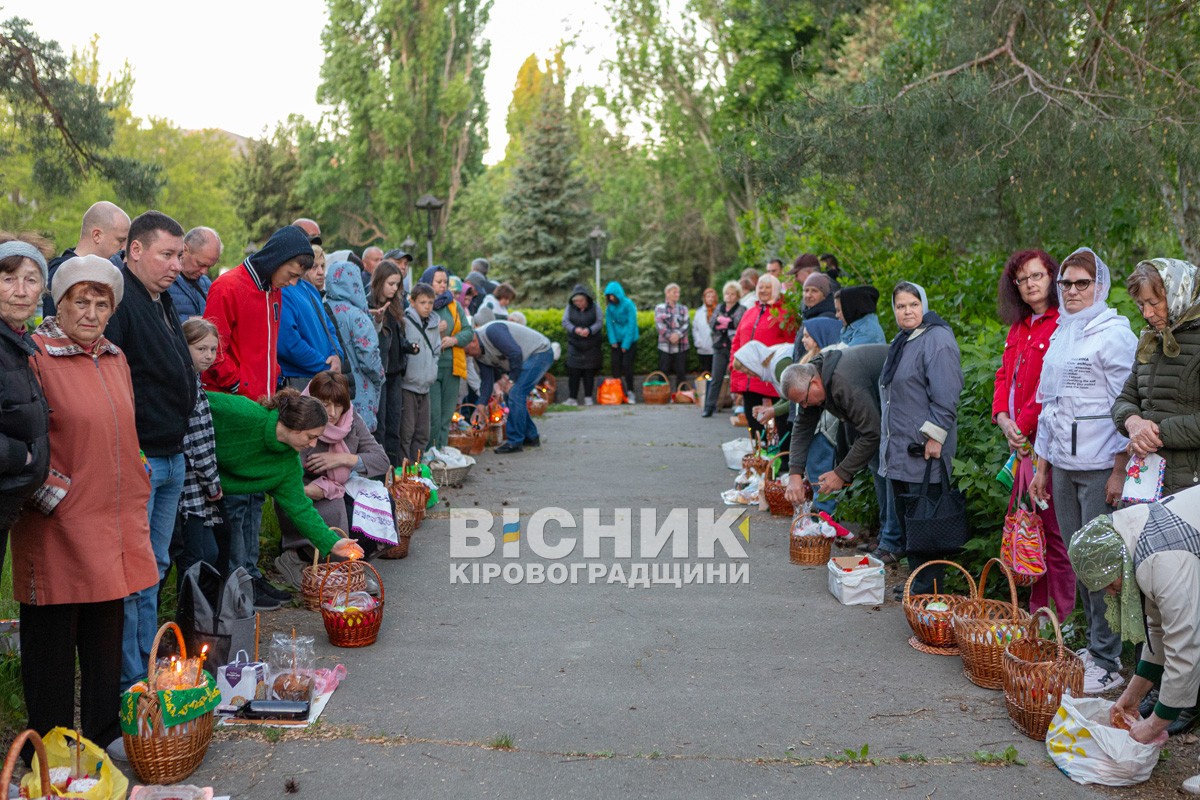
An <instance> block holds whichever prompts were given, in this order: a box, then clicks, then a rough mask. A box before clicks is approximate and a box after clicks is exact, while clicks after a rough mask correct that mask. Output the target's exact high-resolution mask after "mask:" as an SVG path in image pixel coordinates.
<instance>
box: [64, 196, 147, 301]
mask: <svg viewBox="0 0 1200 800" xmlns="http://www.w3.org/2000/svg"><path fill="white" fill-rule="evenodd" d="M128 238H129V215H128V214H126V213H125V212H124V211H122V210H121V209H120V207H119V206H117V205H116V204H115V203H110V202H108V201H107V200H101V201H99V202H97V203H93V204H92V206H91V208H89V209H88V210H87V211H85V212H83V225H82V226H81V228H80V231H79V241H78V242H76V244H75V246H74V247H68V248H67V249H66V250H64V251H63V254H62V255H61V256H59V257H58V258H55V259H51V261H50V263H49V265H48V267H49V269H50V280H49V281H48V282H47V283H46V289H47V292H46V297H45V298H44V299H43V300H42V316H43V317H52V316H54V312H55V307H54V300H53V299H52V298H51V297H50V292H49V288H50V283H52V282H53V281H54V273H56V272H58V267H59V265H60V264H63V263H64V262H66V261H68V260H69V259H72V258H74V257H75V256H100V257H101V258H107V259H109V260H110V261H112V262H113V265H114V266H116V267H117V268H118V269H120V268H121V267H122V266H124V263H123V262H122V261H121V259H120V258H119V256H120V253H121V251H123V250H124V249H125V240H126V239H128Z"/></svg>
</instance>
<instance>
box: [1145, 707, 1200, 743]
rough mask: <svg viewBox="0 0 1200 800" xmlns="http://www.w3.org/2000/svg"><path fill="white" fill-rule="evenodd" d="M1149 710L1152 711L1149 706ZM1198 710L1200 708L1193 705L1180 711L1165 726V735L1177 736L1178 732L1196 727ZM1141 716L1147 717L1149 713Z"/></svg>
mask: <svg viewBox="0 0 1200 800" xmlns="http://www.w3.org/2000/svg"><path fill="white" fill-rule="evenodd" d="M1150 710H1151V711H1153V710H1154V709H1153V708H1151V709H1150ZM1198 711H1200V709H1197V708H1196V707H1195V706H1192V707H1191V708H1185V709H1183V710H1182V711H1180V712H1179V716H1178V717H1176V718H1175V719H1174V720H1173V721H1172V722H1171V724H1170V725H1168V726H1167V735H1168V736H1178V735H1179V734H1181V733H1187V732H1188V731H1190V730H1191V729H1192V728H1194V727H1196V723H1197V722H1200V713H1197V712H1198ZM1142 716H1144V717H1148V716H1150V715H1149V714H1143V715H1142Z"/></svg>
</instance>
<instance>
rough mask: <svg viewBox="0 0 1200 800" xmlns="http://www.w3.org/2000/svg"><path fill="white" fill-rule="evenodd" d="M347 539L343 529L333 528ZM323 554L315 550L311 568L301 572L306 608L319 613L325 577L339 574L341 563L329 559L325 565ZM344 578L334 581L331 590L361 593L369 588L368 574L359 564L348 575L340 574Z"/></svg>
mask: <svg viewBox="0 0 1200 800" xmlns="http://www.w3.org/2000/svg"><path fill="white" fill-rule="evenodd" d="M331 530H335V531H337V532H338V533H340V534H341V535H342V538H343V539H344V538H346V532H345V531H343V530H342V529H341V528H331ZM320 556H321V554H320V553H319V552H317V549H316V548H315V547H314V548H313V563H312V565H311V566H308V567H305V568H304V569H302V570H300V597H301V599H302V600H303V601H304V607H305V608H307V609H308V610H309V611H317V610H319V609H320V608H321V586H322V585H324V583H325V577H326V576H327V575H329V574H330V573H331V572H337V571H338V568H339V567H340V566H341V563H337V564H332V563H330V561H329V559H328V558H327V559H325V563H324V564H322V563H320V561H319V559H320ZM339 574H340V575H341V576H342V577H340V578H338V579H337V580H335V581H334V584H333V585H332V586H330V587H329V588H331V589H334V590H337V589H346V590H347V591H351V592H361V591H363V590H365V589H366V588H367V573H366V572H365V571H364V570H363V568H362V565H361V564H359V566H358V568H357V569H351V570H350V571H349V572H347V573H344V574H343V573H339Z"/></svg>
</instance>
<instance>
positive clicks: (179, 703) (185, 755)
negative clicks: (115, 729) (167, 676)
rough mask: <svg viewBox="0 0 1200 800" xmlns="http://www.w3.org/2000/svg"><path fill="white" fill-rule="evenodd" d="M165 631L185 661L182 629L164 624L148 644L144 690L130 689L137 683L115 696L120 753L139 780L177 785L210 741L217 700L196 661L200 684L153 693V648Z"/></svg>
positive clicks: (213, 686)
mask: <svg viewBox="0 0 1200 800" xmlns="http://www.w3.org/2000/svg"><path fill="white" fill-rule="evenodd" d="M168 630H169V631H171V632H172V633H174V634H175V642H176V644H177V645H178V649H179V660H180V662H183V663H185V664H186V663H187V645H186V644H184V641H183V632H182V631H181V630H180V629H179V626H178V625H176V624H175V623H174V622H167V623H166V624H164V625H163V626H162V627H161V628H159V629H158V634H157V635H156V636H155V637H154V644H153V646H151V648H150V663H149V665H148V668H147V673H146V684H145V687H144V690H143V691H135V689H137V688H138V686H139V685H138V684H135V685H134V686H133V687H131V688H130V689H129V690H128V691H126V692H124V693H123V694H122V695H121V714H120V720H121V733H122V735H123V737H124V740H125V754H126V755H127V756H128V757H129V764H130V766H131V767H133V772H134V774H135V775H136V776H137V778H138V780H140V781H141V782H142V783H152V784H153V783H159V784H168V783H178V782H179V781H181V780H183V779H184V778H186V777H187V776H188V775H191V774H192V773H193V772H195V771H196V768H197V767H199V766H200V762H202V761H203V760H204V754H205V753H207V752H208V745H209V743H210V742H211V741H212V731H213V709H215V708H216V707H217V706H218V705H219V704H220V702H221V692H220V690H218V689H217V682H216V681H215V680H213V677H212V675H210V674H208V671H207V670H204V669H203V668H202V662H201V666H200V667H197V670H198V671H199V674H200V677H201V680H200V681H199V682H198V683H199V684H200V685H197V686H196V687H194V688H184V689H165V690H161V691H154V687H155V686H157V685H158V677H159V675H158V667H157V661H158V659H157V656H158V647H159V645H160V644H161V643H162V638H163V634H165V633H166V632H167V631H168ZM187 672H191V668H190V667H189V668H188V669H187Z"/></svg>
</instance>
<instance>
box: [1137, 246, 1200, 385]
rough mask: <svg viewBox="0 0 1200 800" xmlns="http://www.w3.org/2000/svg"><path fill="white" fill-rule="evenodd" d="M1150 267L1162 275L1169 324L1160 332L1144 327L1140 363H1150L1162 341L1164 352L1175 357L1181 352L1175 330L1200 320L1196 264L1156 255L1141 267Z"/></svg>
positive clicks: (1167, 355)
mask: <svg viewBox="0 0 1200 800" xmlns="http://www.w3.org/2000/svg"><path fill="white" fill-rule="evenodd" d="M1143 265H1145V266H1150V267H1153V268H1154V269H1155V270H1157V271H1158V275H1159V277H1160V278H1162V282H1163V289H1164V290H1165V294H1166V300H1167V325H1166V327H1164V328H1163V329H1162V330H1161V331H1160V330H1156V329H1155V328H1154V327H1153V326H1149V325H1148V326H1146V328H1145V329H1143V330H1142V336H1141V341H1139V342H1138V348H1137V360H1138V363H1139V364H1148V363H1150V359H1151V358H1152V357H1153V356H1154V352H1155V350H1157V349H1158V342H1159V341H1162V346H1163V355H1165V356H1166V357H1167V358H1176V357H1177V356H1178V355H1179V342H1177V341H1175V331H1177V330H1179V328H1180V327H1182V326H1183V325H1184V324H1186V323H1189V322H1193V321H1195V320H1196V319H1200V302H1197V300H1198V298H1197V294H1198V293H1200V277H1198V276H1197V269H1196V266H1195V265H1194V264H1189V263H1188V262H1187V261H1180V260H1179V259H1176V258H1153V259H1150V260H1149V261H1143V262H1142V263H1141V264H1138V266H1139V267H1141V266H1143Z"/></svg>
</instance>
